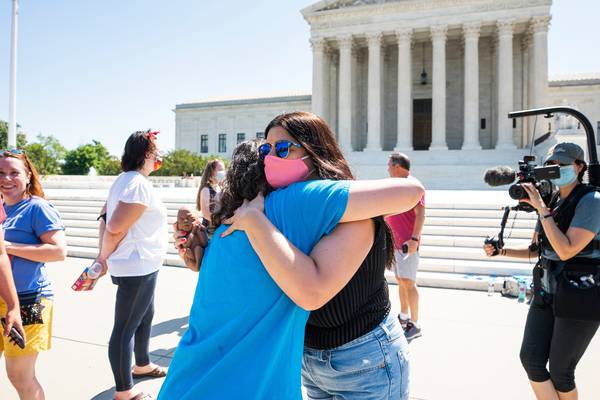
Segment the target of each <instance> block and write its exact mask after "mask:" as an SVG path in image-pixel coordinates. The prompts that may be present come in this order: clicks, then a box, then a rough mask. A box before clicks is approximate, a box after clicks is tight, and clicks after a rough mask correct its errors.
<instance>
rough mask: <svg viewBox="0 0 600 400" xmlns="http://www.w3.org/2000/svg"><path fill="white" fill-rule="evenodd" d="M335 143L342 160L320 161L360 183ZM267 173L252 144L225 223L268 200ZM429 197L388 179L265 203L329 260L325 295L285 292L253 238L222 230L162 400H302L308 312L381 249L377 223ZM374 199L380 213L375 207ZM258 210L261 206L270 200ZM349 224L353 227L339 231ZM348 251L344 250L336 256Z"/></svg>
mask: <svg viewBox="0 0 600 400" xmlns="http://www.w3.org/2000/svg"><path fill="white" fill-rule="evenodd" d="M327 139H328V140H327V144H328V145H329V146H331V148H332V149H333V150H334V151H332V152H331V154H333V155H334V157H333V158H331V159H319V160H318V162H327V163H329V164H328V165H329V166H330V171H334V170H335V171H337V172H338V173H339V174H342V173H346V174H348V175H350V176H351V173H350V170H349V168H348V165H347V163H346V162H345V160H343V157H342V155H341V152H340V151H339V149H338V148H337V145H336V144H335V139H333V137H332V136H331V137H329V138H327ZM249 145H252V146H254V150H253V151H252V152H248V151H246V150H247V149H244V147H247V146H249ZM242 153H243V154H242ZM241 155H242V156H241ZM262 168H263V167H262V163H261V161H260V160H259V159H258V152H257V149H256V144H248V143H244V144H242V145H240V146H239V147H238V148H237V149H236V151H235V152H234V155H233V160H232V164H231V166H230V169H229V171H228V173H227V179H226V184H225V188H224V191H223V197H222V203H221V206H222V207H223V209H224V210H230V212H229V213H228V214H229V215H228V214H225V215H224V216H223V217H228V216H231V214H232V213H233V210H234V209H235V208H236V207H238V206H239V205H241V204H242V199H246V200H247V199H251V198H253V197H254V196H255V195H256V194H257V193H258V191H259V190H260V189H261V188H260V186H259V187H257V183H258V185H260V182H261V181H262V179H261V178H262V175H261V174H262ZM244 171H247V172H248V173H246V174H244V173H243V172H244ZM230 189H233V190H232V191H231V193H230V195H231V196H228V194H227V193H228V190H230ZM422 193H423V189H422V187H421V186H420V185H419V184H418V183H416V182H414V181H413V182H406V181H401V180H394V179H386V180H382V181H371V182H350V181H332V180H311V181H306V182H299V183H297V184H294V185H290V186H288V187H286V188H285V189H281V190H277V191H275V192H273V193H271V194H269V195H268V196H267V198H266V199H265V202H264V211H265V215H266V216H267V218H268V219H269V220H270V221H271V222H272V223H273V224H274V225H275V226H276V227H277V228H278V229H280V230H281V231H282V232H283V233H284V234H285V235H286V237H287V239H289V241H290V242H291V243H292V244H293V246H295V247H294V248H297V249H298V250H299V251H300V252H303V253H305V254H309V253H311V252H312V254H311V255H312V256H313V257H314V258H315V259H316V260H318V261H319V271H318V275H319V278H320V280H321V281H322V282H320V283H319V286H320V287H322V289H321V288H315V287H310V286H308V287H306V292H307V293H308V294H309V295H308V296H306V295H302V294H301V293H297V295H296V294H294V293H284V291H282V290H281V288H280V287H279V286H280V285H281V282H279V281H276V280H275V281H274V280H273V276H272V275H270V273H269V272H267V271H266V270H265V269H264V267H263V264H262V263H261V259H259V257H258V255H257V254H256V253H255V252H254V251H253V250H252V247H251V243H250V241H249V240H248V237H247V236H246V235H245V234H244V233H242V232H234V233H233V234H231V235H230V236H229V237H227V238H222V237H220V234H221V233H223V232H224V231H225V227H224V226H220V227H219V228H218V229H217V231H216V233H215V236H213V239H212V241H211V242H210V244H209V246H208V248H207V249H206V252H205V254H204V258H203V261H202V264H201V269H200V277H199V282H198V287H197V289H196V296H195V299H194V304H193V306H192V311H191V314H190V328H189V330H188V331H187V332H186V334H185V335H184V337H183V339H182V340H181V342H180V344H179V347H178V349H177V351H176V353H175V357H174V359H173V362H172V364H171V367H170V370H169V374H168V375H167V379H166V380H165V383H164V385H163V388H162V390H161V393H160V396H159V398H162V399H195V398H203V399H211V398H219V399H221V398H284V399H287V398H296V399H299V398H301V391H300V370H301V364H302V349H303V341H304V327H305V324H306V321H307V319H308V310H311V309H315V308H318V307H320V306H321V305H322V304H324V302H326V301H327V300H328V299H329V298H331V296H333V295H334V294H335V293H336V292H337V291H338V290H340V289H341V288H343V287H344V285H345V284H346V283H347V281H348V280H349V279H350V278H351V277H352V275H353V274H354V272H356V269H357V268H358V267H359V265H360V263H361V261H362V260H363V259H364V257H365V256H366V254H367V253H368V251H369V248H370V246H371V244H372V243H373V237H374V232H373V223H372V222H371V221H370V220H369V219H370V218H371V217H373V216H376V215H379V214H386V213H393V212H401V211H403V210H406V209H409V208H411V207H412V206H414V204H416V202H417V201H418V199H419V198H420V196H421V195H422ZM373 200H375V201H376V202H377V206H375V207H373V206H370V205H368V203H369V202H371V201H373ZM230 201H231V204H230V203H228V202H230ZM256 202H259V203H260V198H259V199H258V200H257V201H256ZM234 203H237V204H234ZM347 205H349V207H347ZM217 214H219V213H217ZM352 221H355V222H352ZM339 222H349V223H348V224H343V225H340V226H338V227H336V226H337V224H338V223H339ZM327 234H330V235H329V236H327V237H324V238H323V236H324V235H327ZM250 240H252V238H250ZM317 243H318V245H317ZM340 244H341V245H342V246H341V248H342V249H343V251H341V252H335V253H334V252H331V251H328V249H330V248H331V247H332V246H334V247H336V248H340ZM315 245H316V246H315ZM344 246H345V247H344ZM340 265H343V266H344V268H339V266H340ZM292 268H293V266H292ZM312 272H314V271H309V273H312ZM311 294H314V295H315V296H311ZM400 335H401V334H400Z"/></svg>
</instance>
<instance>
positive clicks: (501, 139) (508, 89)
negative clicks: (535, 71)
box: [496, 20, 517, 149]
mask: <svg viewBox="0 0 600 400" xmlns="http://www.w3.org/2000/svg"><path fill="white" fill-rule="evenodd" d="M496 28H497V33H498V51H497V62H498V64H497V65H498V101H497V104H498V119H497V121H496V123H497V132H498V142H497V143H496V149H516V148H517V146H515V143H514V140H513V127H512V120H511V119H510V118H508V113H509V112H511V111H513V85H514V84H513V22H512V21H511V20H502V21H498V22H497V24H496Z"/></svg>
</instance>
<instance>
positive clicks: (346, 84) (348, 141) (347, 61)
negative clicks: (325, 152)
mask: <svg viewBox="0 0 600 400" xmlns="http://www.w3.org/2000/svg"><path fill="white" fill-rule="evenodd" d="M337 40H338V45H339V48H340V74H339V90H338V107H339V109H338V118H339V120H338V126H339V131H338V141H339V144H340V147H341V148H342V151H344V152H350V151H352V44H353V41H352V36H351V35H347V36H340V37H338V38H337Z"/></svg>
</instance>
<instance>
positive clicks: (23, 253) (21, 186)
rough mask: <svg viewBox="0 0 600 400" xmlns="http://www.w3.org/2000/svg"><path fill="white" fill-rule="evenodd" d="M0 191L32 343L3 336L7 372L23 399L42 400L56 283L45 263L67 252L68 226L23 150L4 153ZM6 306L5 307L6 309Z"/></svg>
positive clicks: (0, 163)
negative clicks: (42, 358) (40, 370)
mask: <svg viewBox="0 0 600 400" xmlns="http://www.w3.org/2000/svg"><path fill="white" fill-rule="evenodd" d="M0 192H2V196H3V197H4V208H5V210H6V215H7V218H6V220H5V221H4V222H3V223H2V227H3V228H4V232H5V245H6V252H7V253H8V255H9V257H10V259H11V264H12V273H13V276H14V280H15V286H16V288H17V293H18V296H19V302H20V305H21V317H22V319H23V326H24V330H25V335H26V336H27V344H26V346H25V348H24V349H20V348H19V347H16V346H13V345H10V344H8V341H6V340H4V342H3V343H2V344H0V351H4V353H5V355H6V372H7V374H8V378H9V379H10V381H11V383H12V385H13V386H14V387H15V389H16V390H17V392H18V393H19V397H20V398H22V399H36V400H39V399H43V398H44V391H43V390H42V387H41V386H40V383H39V382H38V380H37V378H36V376H35V363H36V360H37V356H38V353H39V352H41V351H44V350H49V349H50V342H51V337H52V304H53V302H52V298H53V293H52V287H51V285H50V281H49V280H48V275H47V273H46V262H50V261H62V260H64V259H65V257H66V254H67V245H66V241H65V234H64V226H63V224H62V221H61V219H60V214H59V213H58V211H57V210H56V209H55V208H54V207H53V206H52V205H51V204H50V203H48V202H47V201H46V200H45V199H44V192H43V191H42V186H41V184H40V180H39V177H38V175H37V172H36V170H35V167H34V166H33V164H32V163H31V161H30V160H29V158H28V157H27V155H26V154H25V153H24V152H23V151H21V150H3V151H2V152H1V153H0ZM2 312H3V310H0V313H2Z"/></svg>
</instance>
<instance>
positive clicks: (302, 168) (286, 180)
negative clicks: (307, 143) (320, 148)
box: [265, 156, 310, 189]
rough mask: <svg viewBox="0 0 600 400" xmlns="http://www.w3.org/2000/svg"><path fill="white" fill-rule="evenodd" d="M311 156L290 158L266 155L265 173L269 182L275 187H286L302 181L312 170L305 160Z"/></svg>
mask: <svg viewBox="0 0 600 400" xmlns="http://www.w3.org/2000/svg"><path fill="white" fill-rule="evenodd" d="M308 157H309V156H304V157H302V158H297V159H295V160H288V159H285V158H279V157H275V156H266V157H265V175H266V176H267V182H269V185H271V186H272V187H274V188H275V189H278V188H282V187H286V186H289V185H291V184H292V183H296V182H302V181H303V180H305V179H306V178H308V175H310V171H309V170H308V167H307V166H306V164H305V163H304V161H303V160H305V159H307V158H308Z"/></svg>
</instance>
